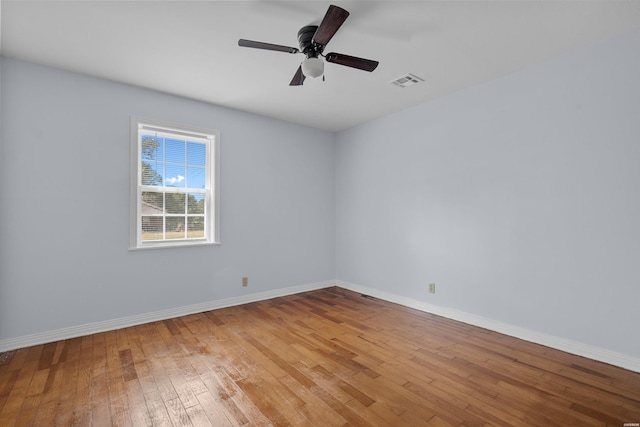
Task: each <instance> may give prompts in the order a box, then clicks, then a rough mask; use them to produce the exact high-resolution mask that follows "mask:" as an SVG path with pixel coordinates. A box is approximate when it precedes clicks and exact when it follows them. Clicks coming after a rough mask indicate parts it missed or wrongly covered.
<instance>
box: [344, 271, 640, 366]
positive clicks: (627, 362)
mask: <svg viewBox="0 0 640 427" xmlns="http://www.w3.org/2000/svg"><path fill="white" fill-rule="evenodd" d="M336 286H339V287H341V288H344V289H348V290H351V291H354V292H358V293H361V294H365V295H370V296H372V297H376V298H379V299H382V300H385V301H389V302H393V303H396V304H400V305H403V306H405V307H410V308H414V309H416V310H420V311H424V312H427V313H432V314H436V315H438V316H442V317H446V318H448V319H452V320H457V321H460V322H463V323H467V324H469V325H473V326H479V327H481V328H485V329H489V330H491V331H495V332H499V333H501V334H505V335H509V336H512V337H516V338H520V339H523V340H525V341H529V342H533V343H536V344H541V345H544V346H547V347H551V348H555V349H557V350H562V351H565V352H567V353H571V354H575V355H578V356H583V357H587V358H589V359H593V360H598V361H600V362H604V363H609V364H611V365H614V366H619V367H621V368H625V369H628V370H630V371H634V372H640V359H638V358H635V357H632V356H627V355H626V354H622V353H617V352H614V351H611V350H606V349H603V348H599V347H594V346H591V345H587V344H583V343H580V342H576V341H571V340H568V339H564V338H558V337H555V336H553V335H548V334H544V333H541V332H537V331H533V330H530V329H525V328H521V327H518V326H513V325H509V324H507V323H502V322H499V321H497V320H492V319H488V318H486V317H482V316H477V315H475V314H470V313H466V312H463V311H458V310H455V309H452V308H447V307H440V306H437V305H433V304H428V303H425V302H423V301H419V300H415V299H413V298H408V297H403V296H400V295H395V294H392V293H389V292H385V291H380V290H377V289H373V288H368V287H366V286H361V285H355V284H353V283H348V282H343V281H340V280H338V281H336Z"/></svg>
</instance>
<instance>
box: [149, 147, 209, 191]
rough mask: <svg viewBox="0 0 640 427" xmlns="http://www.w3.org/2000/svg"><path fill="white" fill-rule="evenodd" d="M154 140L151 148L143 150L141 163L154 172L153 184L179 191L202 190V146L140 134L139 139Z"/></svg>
mask: <svg viewBox="0 0 640 427" xmlns="http://www.w3.org/2000/svg"><path fill="white" fill-rule="evenodd" d="M148 139H153V140H155V142H156V144H157V145H156V146H155V148H154V149H148V150H145V149H143V150H142V162H144V163H146V164H147V165H149V169H150V172H151V173H153V172H155V173H157V174H158V175H157V176H158V181H159V182H156V183H155V184H154V185H158V186H166V187H178V188H205V179H206V172H205V171H206V169H205V166H206V155H207V147H206V144H205V143H202V142H195V141H189V140H181V139H175V138H163V137H158V136H155V135H149V134H143V135H142V140H143V141H145V140H148Z"/></svg>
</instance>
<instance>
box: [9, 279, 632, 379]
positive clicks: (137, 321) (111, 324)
mask: <svg viewBox="0 0 640 427" xmlns="http://www.w3.org/2000/svg"><path fill="white" fill-rule="evenodd" d="M331 286H339V287H341V288H344V289H348V290H351V291H354V292H358V293H361V294H366V295H370V296H373V297H376V298H380V299H382V300H385V301H389V302H393V303H396V304H400V305H403V306H405V307H410V308H414V309H416V310H420V311H424V312H427V313H432V314H436V315H438V316H442V317H446V318H448V319H452V320H457V321H460V322H464V323H467V324H470V325H474V326H479V327H481V328H485V329H489V330H491V331H495V332H499V333H502V334H505V335H509V336H512V337H516V338H520V339H523V340H525V341H529V342H533V343H536V344H541V345H544V346H547V347H551V348H555V349H558V350H562V351H566V352H567V353H571V354H575V355H578V356H583V357H587V358H589V359H594V360H598V361H601V362H605V363H609V364H611V365H614V366H619V367H621V368H625V369H629V370H631V371H634V372H640V359H638V358H635V357H631V356H627V355H625V354H621V353H617V352H614V351H610V350H606V349H602V348H599V347H594V346H591V345H587V344H583V343H580V342H576V341H571V340H567V339H564V338H558V337H555V336H552V335H548V334H543V333H541V332H537V331H533V330H530V329H525V328H520V327H517V326H513V325H509V324H507V323H502V322H499V321H496V320H492V319H488V318H486V317H482V316H477V315H475V314H470V313H466V312H463V311H459V310H455V309H452V308H447V307H440V306H437V305H433V304H428V303H425V302H423V301H419V300H415V299H413V298H408V297H403V296H400V295H396V294H392V293H390V292H385V291H380V290H378V289H373V288H368V287H366V286H361V285H356V284H353V283H349V282H344V281H336V280H328V281H325V282H317V283H309V284H305V285H298V286H291V287H288V288H280V289H275V290H272V291H267V292H258V293H254V294H248V295H241V296H237V297H231V298H224V299H220V300H215V301H207V302H203V303H198V304H192V305H187V306H182V307H176V308H169V309H166V310H160V311H154V312H151V313H144V314H138V315H134V316H127V317H121V318H118V319H111V320H105V321H102V322H94V323H87V324H84V325H79V326H72V327H69V328H62V329H57V330H53V331H47V332H42V333H37V334H32V335H25V336H21V337H16V338H8V339H4V340H0V352H4V351H9V350H14V349H17V348H24V347H30V346H32V345H39V344H45V343H49V342H54V341H60V340H65V339H69V338H76V337H80V336H85V335H90V334H96V333H99V332H106V331H112V330H116V329H121V328H126V327H129V326H135V325H141V324H144V323H149V322H155V321H158V320H165V319H171V318H174V317H180V316H186V315H189V314H194V313H202V312H204V311H209V310H215V309H218V308H225V307H232V306H236V305H241V304H247V303H250V302H256V301H263V300H267V299H271V298H276V297H281V296H286V295H293V294H297V293H300V292H308V291H313V290H317V289H323V288H328V287H331Z"/></svg>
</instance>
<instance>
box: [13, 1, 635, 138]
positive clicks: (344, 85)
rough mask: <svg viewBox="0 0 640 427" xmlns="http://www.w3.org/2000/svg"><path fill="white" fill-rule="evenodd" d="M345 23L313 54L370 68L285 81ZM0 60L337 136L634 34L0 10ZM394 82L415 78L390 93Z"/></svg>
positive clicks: (470, 19) (629, 5)
mask: <svg viewBox="0 0 640 427" xmlns="http://www.w3.org/2000/svg"><path fill="white" fill-rule="evenodd" d="M331 3H332V4H336V5H338V6H340V7H342V8H344V9H346V10H348V11H349V12H350V13H351V15H350V16H349V18H348V19H347V21H346V22H345V23H344V25H343V26H342V28H341V29H340V30H339V31H338V33H337V34H336V35H335V37H334V38H333V39H332V40H331V42H330V43H329V44H328V46H327V50H326V51H325V52H339V53H344V54H348V55H353V56H359V57H363V58H367V59H375V60H378V61H380V65H379V66H378V68H377V69H376V70H375V71H374V72H373V73H368V72H364V71H360V70H355V69H352V68H347V67H343V66H340V65H337V64H326V67H325V76H326V81H325V82H322V80H321V79H309V78H308V79H307V80H306V81H305V84H304V86H302V87H290V86H289V82H290V81H291V78H292V77H293V74H294V73H295V71H296V69H297V67H298V65H299V64H300V62H301V61H302V59H304V56H303V55H301V54H298V55H291V54H288V53H281V52H272V51H264V50H258V49H249V48H243V47H238V45H237V42H238V39H239V38H246V39H252V40H259V41H265V42H269V43H275V44H281V45H287V46H293V47H297V46H298V43H297V38H296V37H297V32H298V30H299V29H300V28H301V27H303V26H305V25H310V24H315V25H318V24H319V23H320V20H321V19H322V17H323V16H324V14H325V12H326V10H327V8H328V6H329V4H331ZM0 7H1V11H0V13H1V15H0V16H1V25H2V27H1V33H0V37H1V38H0V53H2V55H6V56H9V57H14V58H19V59H23V60H27V61H32V62H36V63H41V64H45V65H49V66H53V67H59V68H63V69H67V70H72V71H77V72H81V73H86V74H90V75H94V76H98V77H103V78H106V79H110V80H115V81H119V82H124V83H129V84H133V85H138V86H142V87H147V88H151V89H156V90H160V91H163V92H168V93H171V94H176V95H181V96H185V97H189V98H194V99H198V100H202V101H206V102H210V103H214V104H218V105H222V106H226V107H230V108H234V109H238V110H243V111H249V112H253V113H257V114H262V115H265V116H270V117H275V118H278V119H282V120H286V121H290V122H295V123H299V124H303V125H308V126H313V127H317V128H321V129H326V130H330V131H340V130H343V129H346V128H349V127H351V126H354V125H357V124H359V123H363V122H365V121H368V120H371V119H373V118H376V117H380V116H382V115H385V114H389V113H392V112H396V111H400V110H402V109H405V108H407V107H410V106H412V105H416V104H419V103H422V102H425V101H428V100H430V99H433V98H436V97H439V96H442V95H445V94H447V93H451V92H453V91H457V90H460V89H462V88H464V87H468V86H470V85H474V84H477V83H480V82H483V81H487V80H489V79H492V78H495V77H498V76H501V75H505V74H507V73H510V72H513V71H515V70H517V69H520V68H523V67H526V66H528V65H530V64H533V63H536V62H539V61H543V60H545V59H548V58H551V57H554V56H557V55H559V54H562V53H564V52H567V51H569V50H571V49H575V48H578V47H581V46H584V45H587V44H589V43H593V42H595V41H597V40H601V39H605V38H608V37H612V36H615V35H617V34H620V33H623V32H626V31H630V30H633V29H637V28H640V1H638V0H628V1H619V0H589V1H584V0H583V1H579V0H573V1H560V0H548V1H539V0H538V1H517V0H511V1H507V0H502V1H484V0H474V1H452V0H449V1H333V2H329V1H326V2H325V1H323V2H318V1H296V2H293V1H288V2H287V1H149V0H148V1H123V0H120V1H117V0H112V1H94V0H85V1H55V0H46V1H32V0H2V1H1V3H0ZM406 73H413V74H416V75H418V76H420V77H422V78H424V79H425V82H424V83H421V84H419V85H415V86H413V87H409V88H399V87H396V86H393V85H391V84H389V81H390V80H393V79H395V78H397V77H400V76H401V75H403V74H406Z"/></svg>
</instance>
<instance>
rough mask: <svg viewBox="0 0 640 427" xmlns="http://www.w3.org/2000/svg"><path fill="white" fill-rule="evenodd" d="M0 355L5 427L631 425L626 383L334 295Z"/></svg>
mask: <svg viewBox="0 0 640 427" xmlns="http://www.w3.org/2000/svg"><path fill="white" fill-rule="evenodd" d="M4 359H5V360H3V361H0V426H5V427H7V426H91V425H93V426H171V425H177V426H185V425H186V426H191V425H193V426H196V427H199V426H210V425H211V426H216V427H218V426H240V425H251V426H271V425H273V426H289V425H291V426H323V427H324V426H346V425H354V426H358V425H359V426H394V427H397V426H412V425H425V426H472V425H473V426H554V425H557V426H605V425H610V426H617V427H623V425H624V424H625V423H640V374H638V373H634V372H630V371H626V370H624V369H620V368H616V367H613V366H610V365H607V364H603V363H600V362H595V361H592V360H588V359H585V358H581V357H578V356H573V355H569V354H566V353H563V352H560V351H557V350H553V349H550V348H547V347H543V346H539V345H536V344H531V343H528V342H525V341H521V340H518V339H515V338H510V337H507V336H504V335H500V334H498V333H494V332H490V331H487V330H484V329H480V328H476V327H473V326H469V325H466V324H463V323H458V322H455V321H452V320H448V319H444V318H441V317H437V316H434V315H430V314H427V313H423V312H420V311H416V310H412V309H408V308H404V307H402V306H398V305H395V304H391V303H387V302H384V301H380V300H377V299H374V298H369V297H365V296H361V295H359V294H356V293H353V292H350V291H346V290H343V289H340V288H329V289H324V290H319V291H314V292H308V293H303V294H298V295H293V296H287V297H282V298H276V299H273V300H269V301H263V302H258V303H253V304H247V305H242V306H237V307H231V308H226V309H220V310H215V311H209V312H205V313H200V314H195V315H191V316H185V317H181V318H176V319H171V320H165V321H159V322H154V323H149V324H145V325H140V326H135V327H131V328H126V329H121V330H117V331H112V332H105V333H100V334H95V335H90V336H85V337H81V338H75V339H70V340H65V341H60V342H54V343H50V344H45V345H39V346H34V347H30V348H24V349H21V350H16V351H14V352H10V353H8V354H5V357H4ZM0 360H2V358H0Z"/></svg>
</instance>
